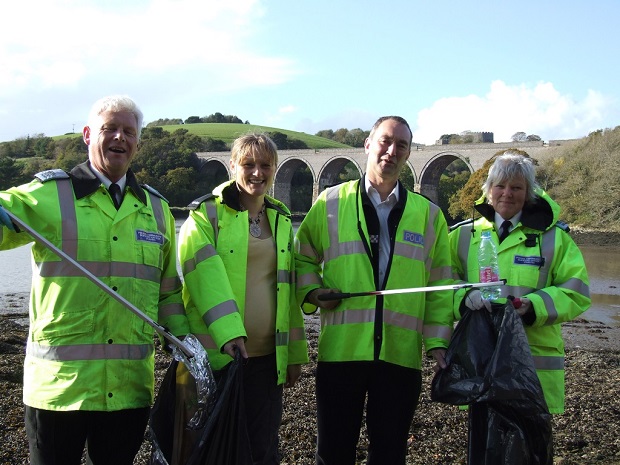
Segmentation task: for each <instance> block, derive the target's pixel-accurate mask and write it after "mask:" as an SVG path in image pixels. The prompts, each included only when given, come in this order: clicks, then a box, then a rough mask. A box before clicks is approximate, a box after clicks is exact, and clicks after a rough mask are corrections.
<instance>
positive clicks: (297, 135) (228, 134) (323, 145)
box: [52, 123, 349, 149]
mask: <svg viewBox="0 0 620 465" xmlns="http://www.w3.org/2000/svg"><path fill="white" fill-rule="evenodd" d="M161 127H162V128H163V129H164V131H168V132H170V133H172V132H174V131H176V130H177V129H186V130H187V131H188V132H189V133H190V134H196V135H197V136H200V137H210V138H212V139H219V140H223V141H224V142H225V143H226V144H227V145H230V144H231V143H232V141H234V140H235V139H236V138H237V137H239V136H241V135H243V134H246V133H248V132H281V133H282V134H286V135H287V136H288V137H289V139H298V140H301V141H303V142H305V143H306V145H307V146H308V148H310V149H329V148H349V146H348V145H345V144H341V143H340V142H336V141H333V140H330V139H326V138H324V137H318V136H313V135H310V134H306V133H305V132H297V131H289V130H288V129H280V128H272V127H269V126H259V125H256V124H234V123H196V124H173V125H170V126H161ZM77 136H79V137H81V133H75V134H65V135H61V136H53V137H52V138H53V139H55V140H58V139H64V138H66V137H77Z"/></svg>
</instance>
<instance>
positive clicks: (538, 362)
mask: <svg viewBox="0 0 620 465" xmlns="http://www.w3.org/2000/svg"><path fill="white" fill-rule="evenodd" d="M532 358H533V359H534V367H535V368H536V369H537V370H563V369H564V357H562V356H555V357H546V356H541V355H534V356H533V357H532Z"/></svg>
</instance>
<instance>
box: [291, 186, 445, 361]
mask: <svg viewBox="0 0 620 465" xmlns="http://www.w3.org/2000/svg"><path fill="white" fill-rule="evenodd" d="M360 184H361V185H360ZM361 189H364V184H363V182H360V181H349V182H346V183H343V184H341V185H338V186H335V187H331V188H328V189H326V190H325V191H323V192H322V193H321V195H320V196H319V198H318V199H317V201H316V202H315V203H314V205H313V206H312V208H311V209H310V211H309V212H308V214H307V216H306V217H305V219H304V221H303V222H302V224H301V226H300V227H299V230H298V231H297V235H296V248H297V254H296V268H297V298H298V301H299V302H304V303H303V305H304V306H303V310H304V312H306V313H311V312H313V311H315V310H316V308H315V307H314V306H312V305H311V304H309V303H308V302H305V298H306V296H307V295H308V293H309V292H311V291H312V290H314V289H317V288H321V287H322V288H334V289H339V290H340V291H342V292H364V291H374V290H379V289H377V287H380V286H377V287H376V284H375V282H376V281H378V279H377V280H376V279H375V276H374V272H373V261H376V257H375V258H374V259H373V257H372V256H371V255H372V254H371V250H372V249H371V247H370V246H369V244H371V241H376V238H371V237H369V233H368V228H367V218H365V216H364V210H363V205H362V198H361V197H362V194H361V192H360V191H361ZM399 189H400V191H399V195H400V201H399V202H403V203H404V211H403V212H402V217H401V219H400V221H399V223H398V225H397V227H396V229H395V234H394V237H393V238H392V250H391V258H390V260H389V263H388V269H387V272H386V275H387V279H386V280H385V286H384V289H399V288H410V287H424V286H433V285H445V284H452V279H451V267H450V254H449V249H448V230H447V225H446V221H445V219H444V216H443V214H442V212H441V210H440V209H439V207H438V206H436V205H435V204H433V203H432V202H430V201H428V200H427V199H426V198H424V197H423V196H421V195H418V194H414V193H412V192H408V191H406V190H405V189H404V188H402V186H400V184H399ZM395 208H396V207H395ZM452 294H453V292H452V291H440V292H427V293H423V292H419V293H408V294H391V295H385V296H379V297H374V296H367V297H354V298H349V299H344V300H342V302H341V303H340V304H339V305H338V306H337V307H336V308H335V309H334V310H325V309H321V333H320V336H319V350H318V360H319V361H325V362H344V361H372V360H383V361H385V362H389V363H393V364H396V365H400V366H403V367H408V368H414V369H418V370H419V369H421V357H422V344H423V343H424V346H425V349H426V351H429V350H431V349H435V348H446V347H447V346H448V342H449V340H450V336H451V334H452V324H453V317H452Z"/></svg>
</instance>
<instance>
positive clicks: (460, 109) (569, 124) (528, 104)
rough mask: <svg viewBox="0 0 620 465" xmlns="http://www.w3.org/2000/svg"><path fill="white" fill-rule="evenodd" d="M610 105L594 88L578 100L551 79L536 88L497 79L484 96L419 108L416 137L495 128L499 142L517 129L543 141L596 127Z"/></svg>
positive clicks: (576, 135) (428, 140)
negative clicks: (512, 84)
mask: <svg viewBox="0 0 620 465" xmlns="http://www.w3.org/2000/svg"><path fill="white" fill-rule="evenodd" d="M609 106H610V102H609V99H605V98H604V96H603V95H601V94H600V93H599V92H597V91H594V90H589V91H588V94H587V96H586V97H585V98H584V99H583V100H581V101H575V100H574V98H573V97H572V96H570V95H562V94H560V92H558V91H557V90H556V89H555V87H554V85H553V84H552V83H550V82H540V83H538V84H536V85H535V86H533V87H532V86H528V85H527V84H520V85H514V86H510V85H508V84H506V83H504V82H503V81H499V80H498V81H493V82H492V83H491V88H490V90H489V92H488V93H487V94H486V95H485V96H482V97H480V96H477V95H468V96H466V97H449V98H443V99H440V100H437V101H436V102H435V103H434V104H433V105H432V106H431V107H430V108H425V109H423V110H422V111H420V112H419V113H418V119H417V129H416V130H415V131H414V134H413V140H414V141H416V142H420V143H424V144H433V143H434V142H435V141H436V140H437V139H439V137H440V136H441V135H442V134H459V133H461V132H463V131H465V130H470V131H490V132H493V133H494V139H495V142H506V141H510V140H511V136H512V135H513V134H514V133H515V132H518V131H523V132H525V133H526V134H537V135H539V136H540V137H541V138H542V139H543V140H550V139H565V138H579V137H584V136H586V135H587V134H588V133H589V132H590V131H592V130H594V129H597V128H598V125H600V124H601V122H602V121H603V115H604V113H605V112H606V110H607V109H608V108H609Z"/></svg>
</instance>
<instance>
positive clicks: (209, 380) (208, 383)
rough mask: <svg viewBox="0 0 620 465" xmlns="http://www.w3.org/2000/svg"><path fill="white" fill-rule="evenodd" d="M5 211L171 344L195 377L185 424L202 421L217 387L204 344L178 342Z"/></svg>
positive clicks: (188, 339) (195, 424)
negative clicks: (190, 412)
mask: <svg viewBox="0 0 620 465" xmlns="http://www.w3.org/2000/svg"><path fill="white" fill-rule="evenodd" d="M5 212H6V213H7V215H9V217H10V218H11V220H12V221H13V223H15V224H16V225H17V226H19V227H20V228H21V229H22V230H24V231H26V232H28V233H29V234H30V235H31V236H32V237H33V238H34V239H35V240H36V241H37V242H39V243H40V244H42V245H44V246H45V247H47V248H48V249H50V250H51V251H52V252H54V253H55V254H56V255H58V256H59V257H60V258H62V259H64V260H66V261H67V262H69V263H70V264H71V265H73V266H74V267H75V268H77V269H78V270H79V271H80V272H82V274H83V275H84V276H86V277H87V278H88V279H89V280H90V281H92V282H93V283H94V284H95V285H97V286H98V287H99V288H100V289H102V290H103V291H104V292H105V293H107V294H108V295H109V296H110V297H113V298H114V299H115V300H117V301H118V302H119V303H121V304H122V305H123V306H125V307H126V308H127V309H129V310H130V311H132V312H133V313H134V314H135V315H136V316H138V317H139V318H141V319H142V320H143V321H145V322H146V323H148V324H149V325H150V326H151V327H152V328H153V329H154V330H155V331H157V332H158V333H159V334H161V335H162V336H163V337H164V338H165V339H166V340H167V341H169V342H170V343H171V344H172V346H173V347H172V355H173V357H174V358H175V359H176V360H178V361H181V362H183V363H184V364H185V366H186V367H187V370H188V371H189V373H190V374H191V375H192V376H193V377H194V379H195V380H196V390H197V394H198V400H197V404H198V407H197V410H196V413H195V415H194V416H193V417H192V419H191V420H190V422H189V424H188V425H189V427H190V428H197V427H199V426H200V425H201V424H204V422H205V421H206V418H207V415H208V412H207V410H208V403H209V402H212V399H214V396H213V395H212V394H213V393H215V391H216V389H217V386H216V384H215V378H214V377H213V373H212V371H211V366H210V364H209V360H208V357H207V353H206V351H205V350H204V347H203V346H202V344H201V343H200V341H199V340H198V339H197V338H196V336H194V335H193V334H188V335H187V336H185V339H184V340H183V341H181V340H180V339H179V338H177V337H176V336H174V335H173V334H172V333H171V332H170V331H169V330H168V329H166V328H165V327H163V326H162V325H160V324H159V323H157V322H156V321H154V320H153V319H152V318H150V317H149V316H148V315H147V314H145V313H144V312H143V311H142V310H140V309H139V308H138V307H136V306H135V305H134V304H132V303H131V302H129V301H128V300H127V299H125V298H124V297H123V296H122V295H120V294H118V293H117V292H116V291H114V290H113V289H112V288H111V287H110V286H108V285H107V284H106V283H104V282H103V281H101V280H100V279H99V278H97V277H96V276H95V275H94V274H92V273H91V272H90V271H88V270H87V269H86V268H85V267H84V266H82V265H81V264H80V263H79V262H78V261H77V260H75V259H74V258H72V257H70V256H69V255H67V253H66V252H64V251H63V250H61V249H59V248H58V247H56V246H55V245H54V244H52V243H51V242H50V241H49V240H47V239H46V238H45V237H43V236H42V235H41V234H39V233H38V232H37V231H35V230H34V229H32V228H31V227H30V226H28V225H27V224H26V223H24V222H23V221H22V220H21V219H19V218H18V217H17V216H15V215H14V214H13V213H11V212H10V211H8V210H5Z"/></svg>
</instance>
